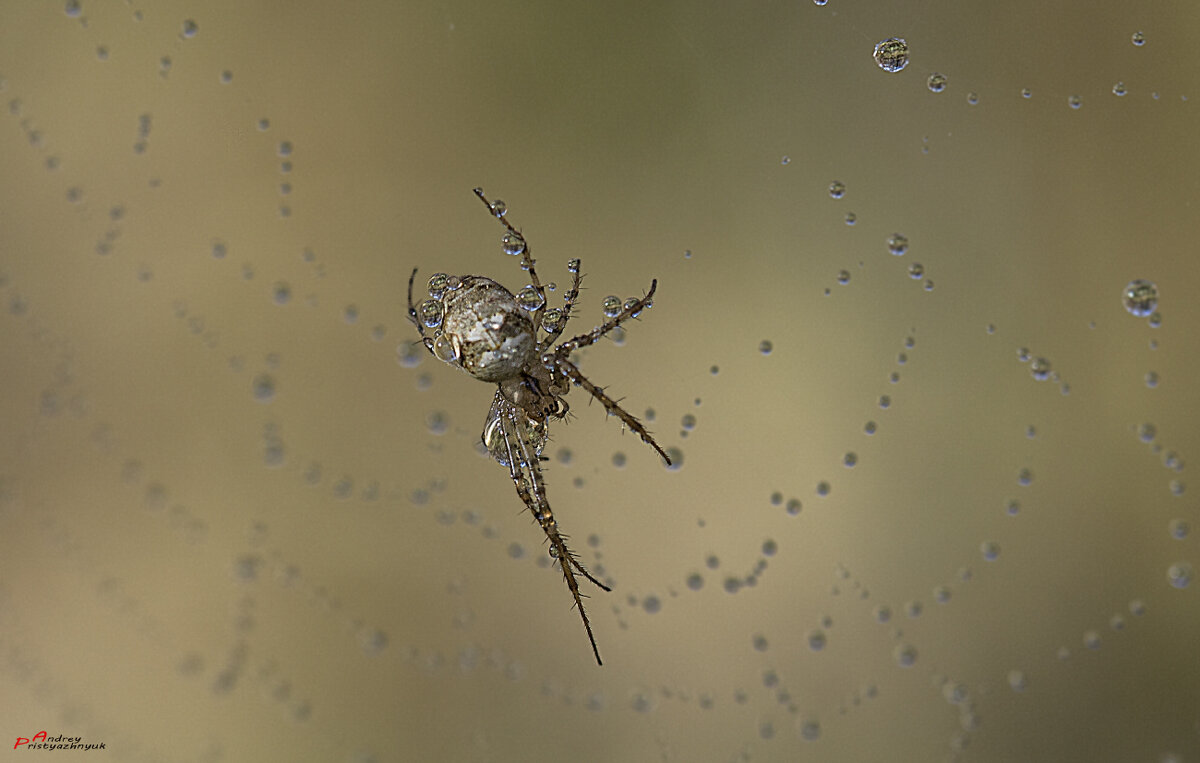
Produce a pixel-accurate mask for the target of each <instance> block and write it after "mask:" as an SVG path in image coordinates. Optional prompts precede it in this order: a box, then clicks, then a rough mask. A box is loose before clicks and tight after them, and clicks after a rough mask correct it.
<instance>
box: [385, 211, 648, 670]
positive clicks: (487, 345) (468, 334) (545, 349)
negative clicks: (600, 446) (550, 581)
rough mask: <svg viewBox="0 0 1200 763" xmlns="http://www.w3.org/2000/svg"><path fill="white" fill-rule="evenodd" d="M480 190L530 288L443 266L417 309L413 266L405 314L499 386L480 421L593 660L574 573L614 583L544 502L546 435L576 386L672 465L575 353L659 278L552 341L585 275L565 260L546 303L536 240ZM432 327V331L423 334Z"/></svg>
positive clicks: (614, 323) (458, 360)
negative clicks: (582, 554) (601, 319)
mask: <svg viewBox="0 0 1200 763" xmlns="http://www.w3.org/2000/svg"><path fill="white" fill-rule="evenodd" d="M475 195H477V196H478V197H479V198H480V199H481V200H482V201H483V203H484V204H486V205H487V207H488V209H489V210H490V211H491V212H492V214H493V215H495V217H496V218H497V219H498V220H499V221H500V223H501V224H502V225H503V226H504V227H505V230H506V233H505V234H504V238H503V242H502V243H503V245H504V250H505V251H506V252H508V253H509V254H513V255H520V257H521V267H522V269H523V270H525V271H526V272H528V273H529V281H530V283H529V285H527V286H526V287H525V288H524V289H521V290H520V291H519V292H518V293H517V294H515V295H514V294H513V293H512V292H510V291H509V290H508V289H506V288H504V287H503V286H501V285H500V284H498V283H496V282H495V281H493V280H491V279H490V278H484V277H483V276H462V277H459V276H450V275H446V274H445V273H436V274H434V275H433V276H432V277H431V278H430V279H429V299H426V300H424V301H423V302H421V304H420V305H419V306H414V305H413V296H412V290H413V282H414V281H415V279H416V276H417V271H416V269H413V272H412V275H411V276H409V279H408V317H409V319H410V320H411V321H412V322H413V323H414V324H415V325H416V327H417V330H418V331H419V332H420V333H421V341H422V342H423V343H424V345H425V347H426V348H427V349H428V350H429V352H431V353H432V354H433V355H434V357H436V358H438V359H439V360H442V361H444V362H446V363H448V364H450V365H453V366H456V367H457V368H459V369H460V370H462V371H464V372H466V373H468V374H470V375H471V376H473V377H475V378H476V379H479V380H480V381H485V382H493V383H495V384H496V386H497V390H496V394H495V396H494V397H493V399H492V407H491V410H490V411H488V417H487V421H486V422H485V424H484V428H483V444H484V446H486V447H487V450H488V452H489V453H490V454H491V455H492V457H493V458H494V459H496V460H497V461H498V462H500V464H501V465H503V466H507V467H508V468H509V473H510V475H511V476H512V480H513V484H514V485H516V488H517V494H518V495H519V496H520V497H521V500H522V501H524V503H525V506H526V507H527V508H528V509H529V511H530V513H532V514H533V516H534V519H536V520H537V521H538V524H539V525H541V527H542V530H543V531H544V532H545V533H546V537H547V539H548V540H549V542H550V555H551V556H552V557H553V558H554V559H555V560H556V561H557V562H558V564H559V566H560V567H561V568H562V573H563V577H564V578H566V581H567V587H568V588H570V589H571V595H572V596H573V597H574V599H575V604H576V606H577V607H578V608H579V614H580V616H581V617H582V618H583V625H584V628H585V629H586V630H587V634H588V639H589V640H591V642H592V651H593V652H594V653H595V655H596V662H600V651H599V650H598V649H597V648H596V639H595V638H594V637H593V636H592V626H591V624H590V623H589V622H588V618H587V613H586V612H584V610H583V601H582V598H581V597H582V594H581V593H580V592H579V585H578V583H577V581H576V580H575V572H579V573H580V574H581V575H583V576H584V577H586V578H587V579H588V580H590V581H592V582H593V583H595V584H596V585H597V586H599V587H600V588H602V589H604V590H605V591H608V590H610V589H609V588H608V586H606V585H604V584H603V583H601V582H600V581H599V580H597V579H596V578H594V577H592V575H591V574H590V573H589V572H588V571H587V570H586V569H584V568H583V565H581V564H580V563H579V560H578V559H576V558H575V555H574V553H572V552H571V551H570V550H569V549H568V548H567V545H566V540H565V538H564V536H563V535H562V534H561V533H560V532H559V531H558V523H557V522H555V520H554V514H553V512H552V511H551V510H550V504H549V502H548V501H547V499H546V484H545V481H544V480H543V478H542V470H541V466H540V461H541V460H542V459H541V454H542V449H543V448H544V447H545V445H546V440H547V439H548V437H549V431H548V426H549V422H550V419H561V418H563V417H564V416H566V414H567V410H568V406H567V402H566V400H564V399H563V398H564V397H565V396H566V394H567V392H569V391H570V389H571V385H572V384H576V385H578V386H581V387H583V388H584V389H585V390H587V391H588V393H589V394H591V395H592V397H594V398H595V399H597V400H599V401H600V402H601V403H602V404H603V405H604V408H605V410H606V411H608V412H609V413H610V414H612V415H613V416H616V417H617V418H619V419H621V421H622V422H623V423H624V424H625V425H626V426H628V427H629V428H630V429H632V430H633V431H634V432H636V433H637V434H638V435H639V436H640V437H641V438H642V441H643V442H645V443H646V444H647V445H649V446H650V447H652V448H654V449H655V450H656V451H658V454H659V455H660V456H662V458H663V460H664V461H665V462H666V463H667V464H670V463H671V459H670V458H668V457H667V454H666V453H665V452H664V451H663V449H662V448H660V447H659V446H658V443H656V442H655V441H654V438H653V437H651V436H650V433H649V432H648V431H646V428H645V427H643V426H642V424H641V422H639V421H638V420H637V419H636V418H634V417H633V416H631V415H630V414H629V413H627V412H626V411H625V410H624V409H623V408H621V406H619V405H617V403H616V401H614V400H613V399H612V398H610V397H609V396H608V395H606V394H605V393H604V391H603V390H601V389H600V388H599V387H597V386H596V385H594V384H592V383H591V382H590V381H588V379H587V377H585V376H584V375H583V374H582V373H581V372H580V371H579V368H578V367H577V366H576V365H575V364H574V363H573V362H571V360H570V355H571V352H572V351H573V350H576V349H579V348H581V347H587V346H588V345H590V344H593V343H595V342H596V341H598V340H599V339H600V337H602V336H604V335H605V334H607V333H608V332H610V331H612V330H613V329H615V328H617V327H618V326H620V325H621V324H622V323H624V322H625V321H627V320H629V319H630V318H636V317H637V316H638V315H639V314H640V313H641V311H642V310H644V309H646V308H647V307H649V306H650V298H651V297H652V296H654V289H655V287H656V286H657V281H651V282H650V290H649V291H648V292H647V293H646V296H644V297H642V298H641V299H630V300H627V301H626V302H625V303H624V305H621V303H620V301H619V300H615V304H614V305H613V309H611V310H609V311H608V314H609V316H610V317H609V320H608V321H606V322H605V323H604V324H602V325H600V326H597V327H595V328H594V329H592V330H591V331H589V332H587V333H585V334H580V335H579V336H577V337H575V338H573V339H568V340H567V341H565V342H562V343H560V344H558V345H557V346H554V343H555V341H557V340H558V338H559V336H561V335H562V332H563V329H564V328H566V325H567V321H568V320H569V319H570V317H571V310H572V308H574V306H575V301H576V300H577V299H578V298H579V284H580V282H581V281H582V279H583V276H582V275H580V273H579V260H571V261H570V262H569V263H567V270H568V271H569V272H570V273H571V288H570V289H569V290H568V291H567V292H566V293H565V294H564V295H563V296H564V301H563V306H562V307H561V308H559V307H550V308H548V307H546V289H545V288H544V287H543V286H542V284H541V282H540V281H539V280H538V276H537V271H536V270H535V269H534V260H533V259H532V258H531V257H530V256H529V245H528V244H527V243H526V241H525V238H524V237H523V236H522V235H521V233H520V232H519V231H517V230H516V229H515V228H513V227H512V225H510V224H509V222H508V221H507V220H505V219H504V213H505V207H504V202H502V201H499V200H497V201H495V202H494V203H493V202H489V201H488V200H487V197H485V196H484V195H483V189H481V188H476V189H475ZM427 330H428V331H429V332H432V333H431V334H430V333H426V332H427ZM539 335H540V336H541V338H540V339H539Z"/></svg>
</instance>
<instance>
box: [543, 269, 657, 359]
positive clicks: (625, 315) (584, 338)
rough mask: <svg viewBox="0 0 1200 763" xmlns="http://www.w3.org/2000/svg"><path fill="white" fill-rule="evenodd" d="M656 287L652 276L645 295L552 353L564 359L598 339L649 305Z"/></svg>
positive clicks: (556, 348)
mask: <svg viewBox="0 0 1200 763" xmlns="http://www.w3.org/2000/svg"><path fill="white" fill-rule="evenodd" d="M656 288H658V279H657V278H654V279H651V281H650V291H648V292H646V296H644V297H642V298H641V299H639V300H638V301H637V302H634V303H633V304H632V305H630V306H629V307H627V308H625V309H624V310H622V311H621V312H620V313H618V314H617V315H616V316H614V317H612V318H610V319H609V320H608V322H607V323H602V324H601V325H599V326H597V327H596V328H594V329H592V330H591V331H589V332H587V333H586V334H580V335H579V336H577V337H572V338H571V339H568V340H567V341H565V342H563V343H562V344H560V345H559V346H557V347H555V348H554V354H555V355H557V356H558V357H559V358H560V359H564V360H565V359H566V357H567V356H568V355H570V354H571V353H572V352H573V351H575V350H578V349H581V348H583V347H587V346H588V345H591V344H595V343H596V342H598V341H600V337H602V336H604V335H605V334H607V333H608V332H610V331H612V330H613V329H615V328H616V327H617V326H620V325H621V324H622V323H624V322H625V321H627V320H629V319H630V318H636V317H637V316H638V315H639V314H640V313H641V312H642V310H644V309H645V308H647V307H649V306H650V300H651V298H653V297H654V290H655V289H656Z"/></svg>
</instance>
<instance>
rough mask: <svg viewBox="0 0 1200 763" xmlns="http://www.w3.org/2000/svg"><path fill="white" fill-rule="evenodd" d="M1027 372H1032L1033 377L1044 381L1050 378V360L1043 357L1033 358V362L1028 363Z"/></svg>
mask: <svg viewBox="0 0 1200 763" xmlns="http://www.w3.org/2000/svg"><path fill="white" fill-rule="evenodd" d="M1029 372H1030V373H1031V374H1033V378H1034V379H1037V380H1038V381H1046V380H1047V379H1049V378H1050V361H1048V360H1046V359H1045V358H1034V359H1033V363H1031V364H1030V365H1029Z"/></svg>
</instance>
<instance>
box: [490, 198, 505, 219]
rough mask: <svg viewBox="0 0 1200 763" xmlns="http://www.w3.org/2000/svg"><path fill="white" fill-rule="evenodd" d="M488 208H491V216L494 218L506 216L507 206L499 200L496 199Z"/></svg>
mask: <svg viewBox="0 0 1200 763" xmlns="http://www.w3.org/2000/svg"><path fill="white" fill-rule="evenodd" d="M489 206H490V207H491V210H492V214H493V215H495V216H496V217H504V216H505V215H506V214H508V205H507V204H505V203H504V202H503V201H501V200H500V199H496V200H495V201H493V202H492V203H491V204H490V205H489Z"/></svg>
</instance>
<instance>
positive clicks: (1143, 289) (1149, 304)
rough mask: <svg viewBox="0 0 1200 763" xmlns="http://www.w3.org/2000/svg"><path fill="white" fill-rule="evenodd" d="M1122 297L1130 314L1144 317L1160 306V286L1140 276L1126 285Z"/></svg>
mask: <svg viewBox="0 0 1200 763" xmlns="http://www.w3.org/2000/svg"><path fill="white" fill-rule="evenodd" d="M1121 299H1122V301H1123V302H1124V304H1125V309H1126V310H1128V311H1129V314H1130V315H1135V316H1137V317H1139V318H1144V317H1146V316H1148V315H1150V314H1151V313H1153V312H1154V308H1155V307H1157V306H1158V287H1157V286H1155V285H1154V283H1153V282H1151V281H1147V280H1145V279H1144V278H1138V279H1136V280H1133V281H1130V282H1129V283H1128V284H1126V285H1125V290H1124V291H1123V292H1122V293H1121Z"/></svg>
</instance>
